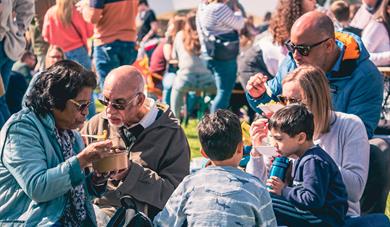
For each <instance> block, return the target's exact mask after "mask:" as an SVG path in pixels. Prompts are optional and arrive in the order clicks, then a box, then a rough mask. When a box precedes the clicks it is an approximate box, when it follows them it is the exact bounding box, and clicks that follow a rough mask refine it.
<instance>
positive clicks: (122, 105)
mask: <svg viewBox="0 0 390 227" xmlns="http://www.w3.org/2000/svg"><path fill="white" fill-rule="evenodd" d="M139 94H141V93H137V94H135V95H134V96H133V97H130V98H129V101H126V99H118V100H116V101H110V100H108V99H106V98H105V97H101V98H98V100H99V102H100V103H101V104H102V105H103V106H108V105H111V106H112V107H113V108H114V109H116V110H124V109H126V107H127V106H128V105H129V104H130V103H131V102H133V100H134V99H135V98H136V97H137V96H138V95H139ZM121 102H123V103H121Z"/></svg>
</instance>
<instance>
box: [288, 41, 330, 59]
mask: <svg viewBox="0 0 390 227" xmlns="http://www.w3.org/2000/svg"><path fill="white" fill-rule="evenodd" d="M328 39H330V37H329V38H326V39H324V40H322V41H321V42H318V43H315V44H312V45H295V44H294V43H292V42H291V40H287V41H286V42H285V43H284V45H285V46H286V47H287V50H288V51H289V52H291V53H294V52H295V50H297V51H298V53H299V54H300V55H302V56H309V54H310V50H311V49H313V48H314V47H316V46H318V45H320V44H322V43H324V42H326V41H328Z"/></svg>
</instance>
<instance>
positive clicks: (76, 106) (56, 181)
mask: <svg viewBox="0 0 390 227" xmlns="http://www.w3.org/2000/svg"><path fill="white" fill-rule="evenodd" d="M95 87H96V76H95V74H94V73H93V72H91V71H88V70H85V69H84V68H83V67H82V66H81V65H79V64H77V63H75V62H72V61H68V60H64V61H60V62H57V63H55V64H54V65H53V66H51V67H50V68H49V69H48V70H47V71H45V72H43V73H42V74H41V75H40V76H39V77H38V78H37V79H36V81H35V83H34V84H33V85H32V87H31V89H30V91H29V93H28V94H27V97H26V99H25V104H24V108H23V109H22V110H21V111H20V112H18V113H16V114H14V115H13V116H12V117H11V118H10V119H9V120H8V121H7V123H6V124H5V125H4V127H3V128H2V130H1V139H0V144H1V150H0V158H1V159H0V161H1V162H0V185H1V188H0V225H1V224H11V225H12V224H16V225H23V226H24V225H25V226H96V220H95V219H96V218H95V214H94V211H93V207H92V204H91V203H90V201H91V197H90V196H91V195H92V196H99V195H100V194H101V193H103V192H104V191H105V188H106V181H107V178H106V177H107V176H106V175H104V176H103V175H102V174H99V173H96V172H92V173H91V172H89V171H88V170H87V169H86V168H87V167H88V166H90V164H91V163H92V162H93V161H95V160H98V159H100V158H103V157H106V156H107V155H109V149H110V148H111V146H112V142H111V141H101V142H97V143H94V144H91V145H89V146H87V147H84V144H83V140H82V139H81V136H80V134H79V133H78V132H77V131H75V129H77V128H79V127H81V126H82V125H83V123H84V121H85V117H86V115H87V114H88V106H89V104H90V102H89V100H90V96H91V93H92V90H93V89H94V88H95Z"/></svg>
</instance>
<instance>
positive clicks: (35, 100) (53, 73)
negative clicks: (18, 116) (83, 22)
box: [25, 60, 97, 116]
mask: <svg viewBox="0 0 390 227" xmlns="http://www.w3.org/2000/svg"><path fill="white" fill-rule="evenodd" d="M36 76H37V77H38V78H37V79H36V80H35V82H34V81H32V83H34V84H33V86H32V87H31V90H30V92H28V94H27V96H26V100H25V106H26V107H28V108H30V109H32V110H33V111H34V112H35V113H37V114H39V115H41V116H45V115H46V114H48V113H50V112H51V110H52V109H54V108H55V109H58V110H61V111H62V110H64V109H65V107H66V102H67V101H68V100H69V99H73V98H75V97H76V96H77V95H78V94H79V93H80V92H81V90H82V89H83V88H85V87H90V88H92V89H94V88H95V87H96V84H97V82H96V75H95V73H93V72H92V71H89V70H86V69H85V68H84V67H83V66H81V65H80V64H78V63H76V62H74V61H70V60H62V61H59V62H57V63H55V64H54V65H52V66H50V67H49V68H48V69H47V71H44V72H42V74H40V75H36Z"/></svg>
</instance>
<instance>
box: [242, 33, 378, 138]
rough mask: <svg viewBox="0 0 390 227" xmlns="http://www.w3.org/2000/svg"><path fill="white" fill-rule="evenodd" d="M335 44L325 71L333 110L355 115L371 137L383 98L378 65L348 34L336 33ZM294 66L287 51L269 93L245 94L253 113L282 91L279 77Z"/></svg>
mask: <svg viewBox="0 0 390 227" xmlns="http://www.w3.org/2000/svg"><path fill="white" fill-rule="evenodd" d="M336 44H337V46H338V47H339V49H340V56H339V58H338V59H337V61H336V63H335V64H334V65H333V68H332V69H331V70H330V71H328V72H326V77H327V78H328V80H329V86H330V92H331V97H332V104H333V108H334V110H335V111H339V112H344V113H349V114H355V115H357V116H358V117H360V118H361V119H362V121H363V123H364V125H365V126H366V130H367V135H368V138H372V136H373V134H374V130H375V128H376V127H377V124H378V121H379V117H380V112H381V105H382V100H383V77H382V75H381V74H380V72H379V71H378V69H377V67H376V66H375V65H374V64H373V63H372V62H371V61H370V60H369V57H370V55H369V53H368V52H367V50H366V48H365V47H364V45H363V43H362V41H361V39H360V38H359V37H358V36H356V35H354V34H351V33H347V32H336ZM295 68H297V65H296V63H295V61H294V58H293V57H292V54H291V53H290V54H289V55H288V56H287V57H286V58H285V59H284V61H283V63H282V64H281V66H280V67H279V71H278V73H277V74H276V76H275V78H273V79H271V80H269V81H267V87H268V91H269V92H267V93H270V94H272V95H271V96H269V95H268V94H267V93H264V94H263V95H262V96H261V97H260V98H257V99H254V98H253V97H251V96H250V95H249V94H248V93H247V94H246V95H247V99H248V102H249V104H250V105H251V107H252V108H253V109H254V110H255V111H256V112H259V113H260V112H261V110H260V109H259V108H258V107H257V106H258V105H259V104H261V103H268V102H269V101H270V100H271V99H273V100H275V101H276V100H277V97H276V96H277V95H279V94H281V93H282V80H283V79H284V77H286V76H287V75H288V73H289V72H291V71H293V70H294V69H295Z"/></svg>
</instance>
